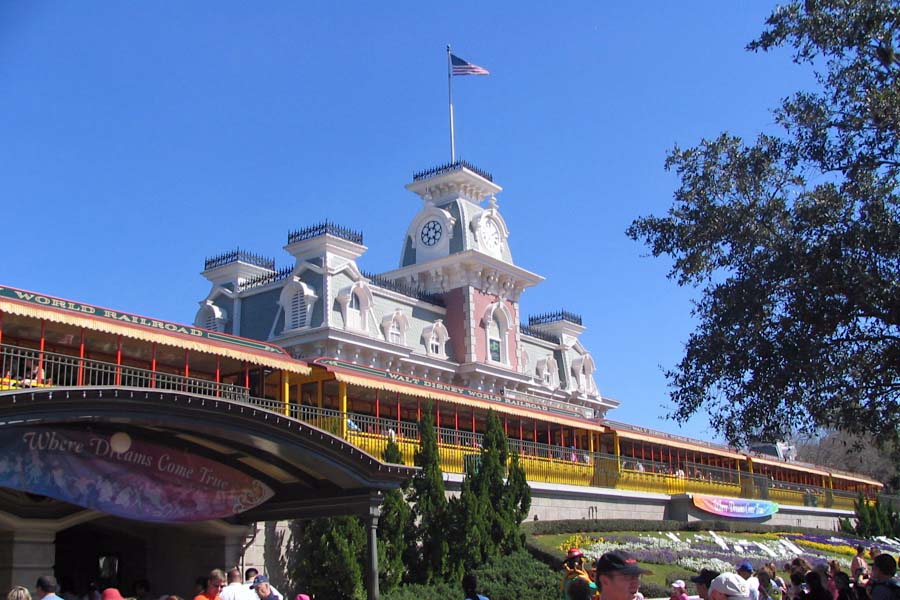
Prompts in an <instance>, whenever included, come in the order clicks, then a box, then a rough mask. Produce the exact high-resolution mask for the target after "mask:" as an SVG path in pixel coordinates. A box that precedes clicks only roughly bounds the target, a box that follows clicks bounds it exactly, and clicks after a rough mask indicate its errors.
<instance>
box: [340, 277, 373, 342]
mask: <svg viewBox="0 0 900 600" xmlns="http://www.w3.org/2000/svg"><path fill="white" fill-rule="evenodd" d="M337 301H338V302H339V303H340V305H341V314H342V315H343V317H344V329H350V330H353V331H362V332H365V333H369V334H370V333H373V332H372V331H371V330H370V329H369V327H370V325H371V326H374V327H377V321H375V315H374V314H371V315H370V313H371V312H372V310H371V309H372V305H373V304H374V297H373V296H372V290H371V289H369V285H368V284H367V283H366V282H365V281H357V282H356V283H354V284H353V285H351V286H350V287H346V288H344V289H343V290H341V292H340V293H339V294H338V297H337Z"/></svg>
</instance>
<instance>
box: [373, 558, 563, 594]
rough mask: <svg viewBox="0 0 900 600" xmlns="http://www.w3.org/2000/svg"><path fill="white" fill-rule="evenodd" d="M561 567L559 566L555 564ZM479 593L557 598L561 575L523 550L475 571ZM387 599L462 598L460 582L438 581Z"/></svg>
mask: <svg viewBox="0 0 900 600" xmlns="http://www.w3.org/2000/svg"><path fill="white" fill-rule="evenodd" d="M556 566H557V567H559V565H558V564H557V565H556ZM475 574H476V575H477V576H478V588H479V590H478V591H479V592H481V593H482V594H484V595H485V596H487V597H488V598H490V599H491V600H522V599H523V598H556V597H557V596H558V595H559V575H558V574H557V573H556V572H554V571H551V570H549V569H547V568H545V567H544V565H543V564H541V563H540V562H538V561H536V560H535V559H534V558H532V557H531V555H529V554H528V552H525V551H524V550H520V551H519V552H514V553H512V554H508V555H503V556H498V557H497V558H496V559H495V560H494V561H493V562H491V563H490V564H488V565H485V566H483V567H482V568H480V569H478V570H476V571H475ZM381 597H382V598H383V599H384V600H431V599H432V598H461V597H462V586H461V584H460V582H445V581H441V582H437V583H435V584H433V585H419V584H413V585H403V586H400V587H399V588H397V589H396V590H394V591H392V592H390V593H389V594H383V595H382V596H381Z"/></svg>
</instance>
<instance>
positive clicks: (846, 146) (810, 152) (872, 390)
mask: <svg viewBox="0 0 900 600" xmlns="http://www.w3.org/2000/svg"><path fill="white" fill-rule="evenodd" d="M783 46H787V47H790V48H792V49H793V56H794V61H795V62H796V63H797V64H799V65H803V66H805V67H806V68H809V69H811V70H812V71H813V73H814V74H815V77H816V81H817V85H816V86H815V87H814V89H810V90H803V91H798V92H797V93H795V94H794V95H792V96H791V97H789V98H786V99H785V100H783V102H782V103H781V105H780V106H779V107H777V108H776V110H775V111H774V115H775V121H776V123H777V125H778V133H776V134H767V135H760V136H758V137H757V138H756V139H755V140H751V141H746V140H743V139H741V138H739V137H736V136H733V135H729V134H724V133H723V134H722V135H720V136H719V137H717V138H715V139H705V140H702V141H701V142H700V143H699V144H697V145H696V146H694V147H690V148H680V147H676V148H674V149H673V150H672V151H671V152H670V154H669V156H668V158H667V161H666V168H667V169H670V170H674V171H675V173H676V174H677V175H678V177H679V179H680V184H679V187H678V189H677V190H676V192H675V194H674V203H673V205H672V206H671V208H670V209H669V210H668V213H667V214H666V215H665V216H647V217H643V218H639V219H637V220H635V221H634V222H633V223H632V225H631V226H630V227H629V229H628V235H629V236H630V237H631V238H632V239H635V240H642V241H644V242H645V243H646V244H647V245H648V246H649V248H650V250H651V252H652V254H653V255H654V256H661V255H666V256H668V257H670V258H671V259H672V261H673V266H672V268H671V271H670V273H669V276H670V278H673V279H674V280H675V281H676V282H677V283H678V284H679V285H692V286H696V287H697V288H698V290H699V294H698V296H699V298H698V300H697V302H696V304H695V307H694V314H695V316H696V318H697V321H698V323H697V327H696V330H695V331H694V332H693V333H692V334H691V335H690V337H689V339H688V341H687V343H686V347H685V352H684V356H683V358H682V359H681V361H680V363H679V364H678V365H677V366H676V367H674V368H672V369H671V370H669V371H668V372H667V376H668V379H669V383H670V386H671V389H672V399H673V402H674V406H675V408H674V410H673V412H672V414H671V416H672V417H673V418H675V419H676V420H677V421H682V422H683V421H685V420H687V419H688V418H690V417H691V416H692V415H694V414H696V413H698V412H704V413H708V414H709V415H710V419H711V424H712V425H713V427H714V428H715V429H716V430H718V431H719V432H720V433H722V434H724V435H725V436H726V437H727V438H728V440H729V441H731V442H733V443H740V442H745V441H748V440H750V439H753V438H757V439H758V438H768V439H770V440H773V439H784V438H785V437H786V436H787V435H788V434H789V433H792V432H797V431H799V432H815V431H818V430H820V428H825V429H829V430H841V431H847V432H853V433H858V434H865V435H868V436H872V437H873V438H874V439H876V440H877V441H879V442H887V441H891V440H895V439H896V438H897V435H898V433H897V432H898V425H900V410H898V408H900V202H898V193H897V192H898V190H897V184H898V169H900V153H898V144H900V138H898V132H900V49H898V48H900V9H898V6H897V4H896V3H895V2H892V1H889V0H855V1H853V2H851V1H847V0H804V1H796V2H791V3H789V4H788V5H787V6H784V7H780V8H778V9H776V10H775V12H774V13H773V14H772V15H771V16H770V17H769V19H768V20H767V26H766V28H765V30H764V31H763V33H762V34H761V36H760V37H759V38H758V39H757V40H755V41H753V42H751V43H750V44H749V46H748V48H749V49H750V50H752V51H767V50H770V49H773V48H776V47H783Z"/></svg>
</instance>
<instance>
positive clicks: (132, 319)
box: [0, 287, 287, 356]
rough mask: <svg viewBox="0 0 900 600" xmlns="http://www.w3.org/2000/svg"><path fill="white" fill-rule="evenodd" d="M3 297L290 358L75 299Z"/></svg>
mask: <svg viewBox="0 0 900 600" xmlns="http://www.w3.org/2000/svg"><path fill="white" fill-rule="evenodd" d="M0 298H11V299H13V300H18V301H19V302H25V303H27V304H36V305H38V306H45V307H49V308H55V309H58V310H62V311H65V312H70V313H76V314H79V315H89V316H91V317H94V318H99V319H104V320H108V321H116V322H118V323H129V324H131V325H140V326H143V327H149V328H150V329H159V330H162V331H168V332H169V333H181V334H184V335H190V336H192V337H196V338H202V339H207V340H211V341H214V342H224V343H226V344H231V345H233V346H240V347H243V348H248V349H251V350H262V351H263V352H271V353H272V354H280V355H282V356H286V355H287V352H285V351H284V350H283V349H281V348H279V347H278V346H273V345H272V344H266V343H265V342H258V341H256V340H248V339H244V338H239V337H234V336H231V335H226V334H224V333H216V332H215V331H208V330H206V329H198V328H197V327H190V326H188V325H182V324H180V323H170V322H169V321H160V320H158V319H148V318H147V317H141V316H138V315H132V314H129V313H124V312H119V311H117V310H109V309H108V308H99V307H97V306H91V305H89V304H81V303H80V302H72V301H71V300H63V299H61V298H54V297H53V296H44V295H42V294H35V293H32V292H25V291H22V290H17V289H14V288H5V287H0Z"/></svg>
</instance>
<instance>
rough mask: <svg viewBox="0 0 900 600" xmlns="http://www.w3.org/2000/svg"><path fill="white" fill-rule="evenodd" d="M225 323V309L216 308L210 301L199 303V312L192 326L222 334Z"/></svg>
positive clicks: (226, 319)
mask: <svg viewBox="0 0 900 600" xmlns="http://www.w3.org/2000/svg"><path fill="white" fill-rule="evenodd" d="M227 323H228V313H227V312H225V309H223V308H221V307H219V306H216V305H215V304H214V303H213V301H212V300H205V301H203V302H201V306H200V310H198V311H197V316H196V317H194V325H196V326H197V327H202V328H204V329H209V330H210V331H219V332H224V331H225V325H226V324H227Z"/></svg>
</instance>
